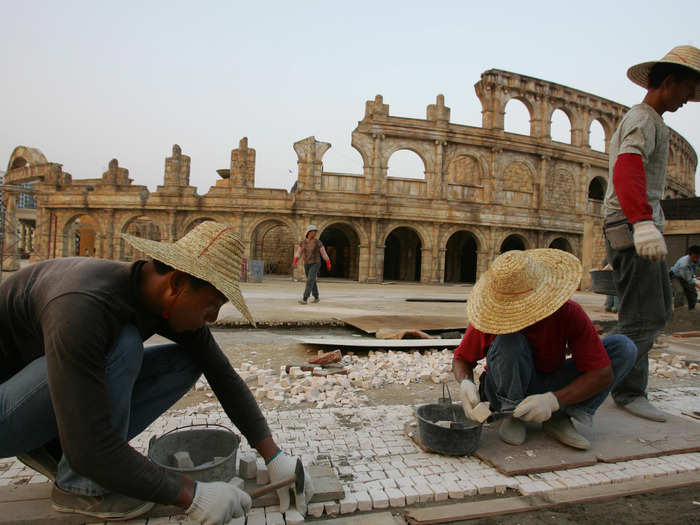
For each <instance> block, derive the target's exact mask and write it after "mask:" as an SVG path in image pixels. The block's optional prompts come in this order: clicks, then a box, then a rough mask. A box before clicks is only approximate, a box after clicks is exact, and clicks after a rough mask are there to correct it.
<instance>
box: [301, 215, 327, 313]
mask: <svg viewBox="0 0 700 525" xmlns="http://www.w3.org/2000/svg"><path fill="white" fill-rule="evenodd" d="M316 235H318V228H317V227H316V226H314V225H313V224H309V227H308V228H306V234H305V235H304V240H303V241H301V242H300V243H299V248H298V249H297V252H296V253H295V254H294V260H293V261H292V268H294V266H296V264H297V261H298V260H299V258H300V257H303V258H304V273H305V274H306V288H304V295H303V296H302V297H301V299H299V303H301V304H306V302H307V301H308V299H309V296H311V295H313V296H314V300H313V302H314V303H317V302H318V301H319V300H320V299H319V296H318V284H317V283H316V280H317V279H318V272H319V270H320V269H321V258H323V260H324V261H325V263H326V268H327V269H328V271H329V272H330V271H331V259H330V257H328V254H327V253H326V249H325V248H324V247H323V243H322V242H321V241H320V240H318V239H317V238H316Z"/></svg>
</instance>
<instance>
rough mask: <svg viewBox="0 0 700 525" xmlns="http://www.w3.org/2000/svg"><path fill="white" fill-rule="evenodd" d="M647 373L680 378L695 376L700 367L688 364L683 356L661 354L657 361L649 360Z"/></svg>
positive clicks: (695, 364) (699, 371)
mask: <svg viewBox="0 0 700 525" xmlns="http://www.w3.org/2000/svg"><path fill="white" fill-rule="evenodd" d="M649 373H650V374H653V375H655V376H660V377H666V378H680V377H688V376H693V375H697V374H699V373H700V366H699V365H698V364H697V363H688V362H687V361H686V357H685V356H684V355H672V354H666V353H664V354H661V355H660V356H659V357H658V359H653V358H651V357H650V358H649Z"/></svg>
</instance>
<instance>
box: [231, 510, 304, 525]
mask: <svg viewBox="0 0 700 525" xmlns="http://www.w3.org/2000/svg"><path fill="white" fill-rule="evenodd" d="M284 521H285V523H286V524H287V525H300V524H301V523H304V516H302V515H301V514H300V513H299V512H297V511H296V510H294V509H289V510H288V511H287V512H285V513H284ZM241 525H244V524H241Z"/></svg>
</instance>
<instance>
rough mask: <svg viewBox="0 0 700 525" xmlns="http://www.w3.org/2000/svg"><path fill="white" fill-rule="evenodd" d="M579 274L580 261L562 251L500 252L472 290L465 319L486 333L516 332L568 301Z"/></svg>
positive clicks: (577, 281) (578, 279)
mask: <svg viewBox="0 0 700 525" xmlns="http://www.w3.org/2000/svg"><path fill="white" fill-rule="evenodd" d="M582 272H583V269H582V267H581V263H580V261H579V260H578V259H577V258H576V257H575V256H574V255H571V254H570V253H567V252H565V251H562V250H554V249H550V248H547V249H537V250H526V251H519V250H518V251H509V252H505V253H503V254H501V255H500V256H498V258H496V260H495V261H493V263H492V264H491V267H490V268H489V269H488V271H487V272H486V273H485V274H484V275H483V276H482V277H481V278H480V279H479V281H478V282H477V283H476V284H475V285H474V289H473V290H472V292H471V294H470V295H469V300H468V301H467V318H468V319H469V322H470V323H471V324H472V325H473V326H474V328H477V329H478V330H481V331H482V332H485V333H488V334H511V333H514V332H519V331H520V330H522V329H523V328H525V327H527V326H530V325H532V324H535V323H536V322H537V321H541V320H542V319H544V318H545V317H547V316H549V315H551V314H553V313H554V312H556V311H557V310H558V309H559V308H560V307H561V306H562V305H563V304H564V303H565V302H566V301H567V300H568V299H570V298H571V296H572V295H573V293H574V291H575V290H576V288H578V285H579V282H580V281H581V274H582Z"/></svg>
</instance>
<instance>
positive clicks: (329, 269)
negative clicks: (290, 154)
mask: <svg viewBox="0 0 700 525" xmlns="http://www.w3.org/2000/svg"><path fill="white" fill-rule="evenodd" d="M326 269H327V270H328V271H329V272H330V271H331V260H330V259H328V260H327V261H326Z"/></svg>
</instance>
